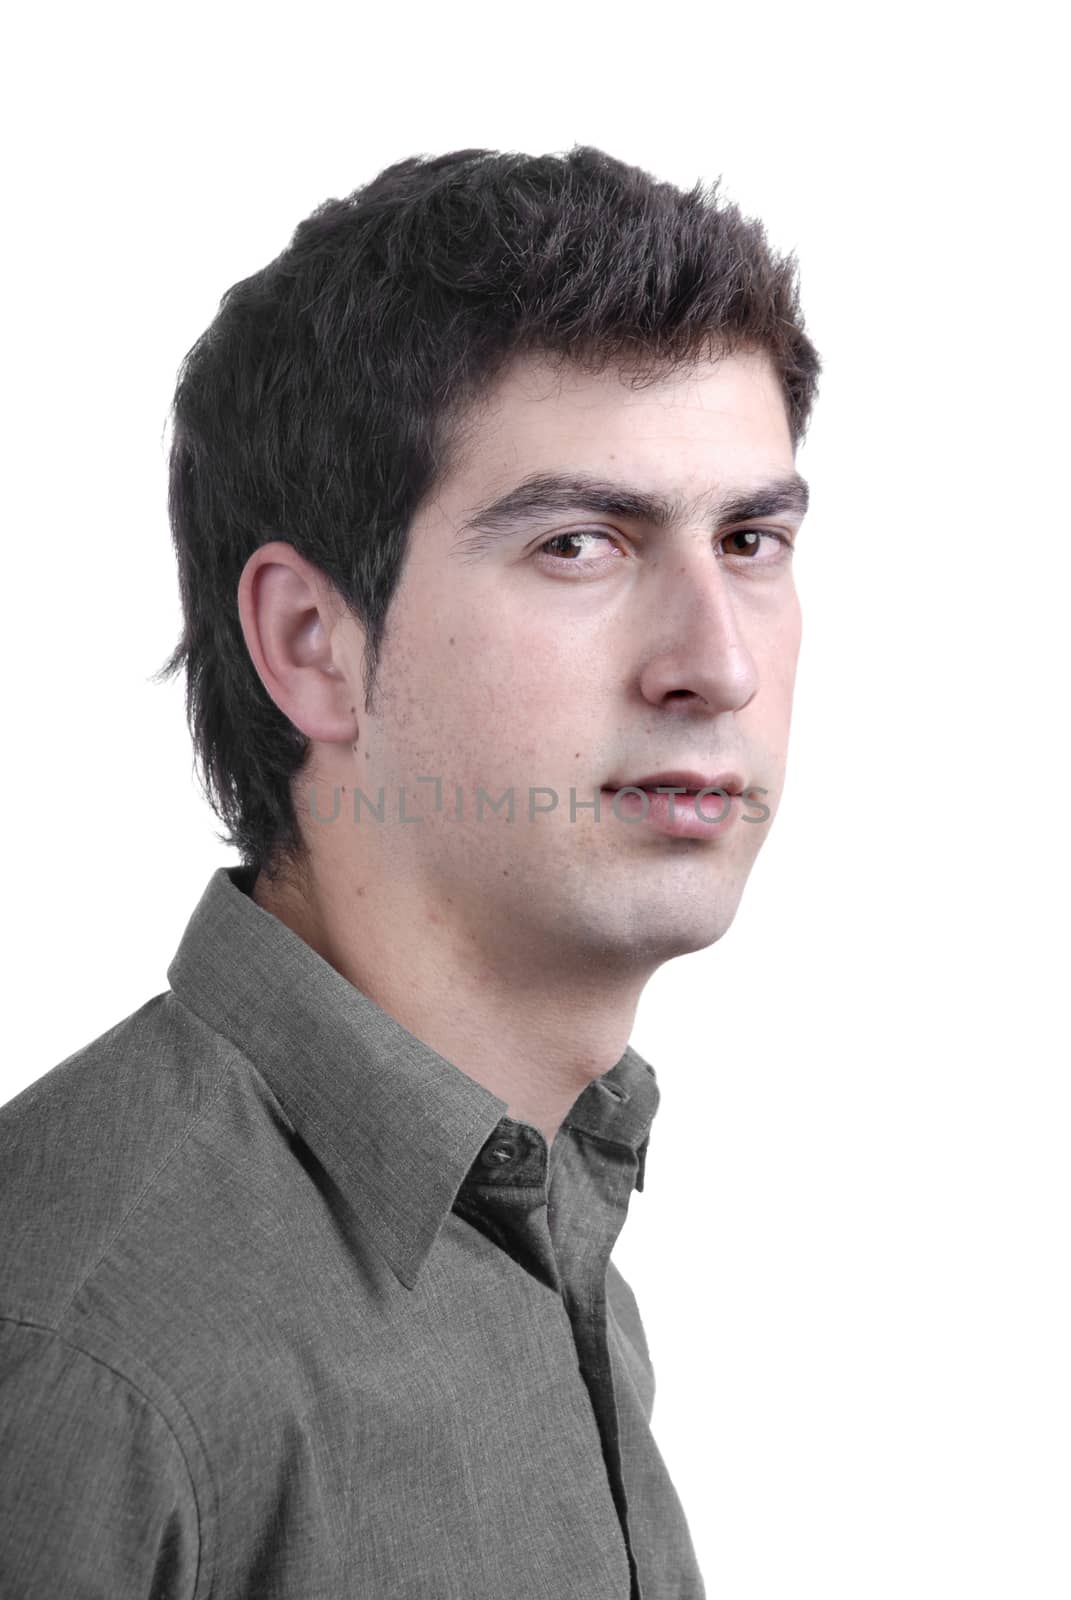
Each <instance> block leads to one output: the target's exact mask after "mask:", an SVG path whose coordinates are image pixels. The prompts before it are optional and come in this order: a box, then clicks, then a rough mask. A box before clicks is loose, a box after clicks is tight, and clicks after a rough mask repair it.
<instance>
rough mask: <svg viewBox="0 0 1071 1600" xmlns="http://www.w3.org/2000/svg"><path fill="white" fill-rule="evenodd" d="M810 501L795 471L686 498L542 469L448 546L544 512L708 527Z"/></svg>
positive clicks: (474, 546)
mask: <svg viewBox="0 0 1071 1600" xmlns="http://www.w3.org/2000/svg"><path fill="white" fill-rule="evenodd" d="M809 503H810V488H809V486H808V483H807V480H806V479H805V478H801V477H800V475H799V473H798V472H792V473H787V474H785V475H783V476H781V477H777V478H772V479H770V480H768V481H767V482H765V483H760V484H755V485H752V486H751V487H750V488H747V489H735V490H720V491H719V490H709V491H707V492H706V493H704V494H699V495H695V496H694V497H693V498H692V499H691V500H688V499H685V498H684V497H683V496H681V495H673V496H669V495H662V494H656V493H653V492H651V491H648V490H645V489H640V488H635V487H633V486H632V485H631V484H626V483H618V482H615V481H614V480H612V479H606V478H599V477H594V476H592V475H591V474H589V473H585V472H543V473H536V474H534V475H533V476H531V477H528V478H525V479H524V480H523V482H521V483H519V484H517V485H516V486H515V487H514V488H512V489H510V490H508V491H507V493H506V494H503V495H500V496H499V497H498V498H497V499H496V500H492V501H491V502H490V503H489V504H487V505H485V506H481V507H480V509H479V510H478V511H476V512H474V513H473V514H472V515H471V516H470V517H467V518H466V519H465V521H464V522H463V523H462V524H461V526H460V527H459V528H458V530H457V535H456V537H455V541H454V549H455V550H456V551H458V552H463V553H464V554H466V555H469V556H475V555H480V554H481V553H482V552H483V551H485V550H488V549H490V548H491V547H492V546H493V545H495V544H496V543H497V542H498V541H499V540H501V539H504V538H508V537H509V536H510V535H512V534H516V533H518V532H521V531H523V530H524V528H526V527H528V526H530V525H531V524H533V523H536V522H539V521H541V520H542V519H544V518H545V517H547V516H558V515H560V514H562V513H563V512H569V511H585V512H590V513H591V514H593V515H594V516H601V517H623V518H625V519H627V520H628V521H630V522H646V523H648V524H650V526H652V527H654V528H659V529H665V528H669V527H672V526H673V525H674V523H683V522H686V521H689V520H691V518H693V517H695V516H702V517H703V519H704V520H705V521H707V522H708V523H709V524H710V526H711V528H712V529H714V528H716V527H719V526H721V525H723V524H724V523H727V522H750V521H752V520H753V519H754V518H755V517H773V516H777V515H778V514H779V513H782V512H789V513H792V514H795V515H797V516H799V517H801V518H802V517H804V516H805V515H806V513H807V507H808V504H809Z"/></svg>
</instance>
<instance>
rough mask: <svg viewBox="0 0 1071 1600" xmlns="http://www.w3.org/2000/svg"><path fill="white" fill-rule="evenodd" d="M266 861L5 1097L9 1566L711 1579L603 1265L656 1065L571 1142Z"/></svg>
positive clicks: (626, 1592) (84, 1586)
mask: <svg viewBox="0 0 1071 1600" xmlns="http://www.w3.org/2000/svg"><path fill="white" fill-rule="evenodd" d="M251 884H252V874H251V873H249V872H247V871H245V870H243V869H241V868H239V867H221V868H220V869H219V870H218V871H216V872H215V873H214V874H213V876H212V877H211V879H210V880H209V883H208V886H207V888H206V890H205V892H204V894H203V896H202V898H201V900H200V903H199V904H198V905H197V907H196V909H195V910H194V912H193V915H192V917H191V918H190V921H189V924H188V925H187V928H186V931H185V933H184V935H183V937H182V941H181V944H180V946H179V949H178V952H177V954H176V955H175V958H174V960H173V962H172V964H171V966H170V967H169V968H168V973H167V977H168V983H169V985H170V989H169V990H168V991H167V992H165V993H163V994H160V995H157V996H156V997H155V998H154V999H152V1000H149V1001H148V1002H147V1003H146V1004H145V1005H143V1006H142V1007H141V1009H140V1010H138V1011H135V1012H134V1013H133V1015H131V1016H129V1017H127V1018H126V1019H125V1020H124V1021H122V1022H120V1023H118V1024H117V1025H116V1026H115V1027H114V1028H112V1029H110V1030H109V1031H108V1032H107V1033H105V1034H103V1035H102V1036H101V1037H100V1038H99V1039H97V1040H95V1041H94V1042H93V1043H92V1044H89V1045H87V1046H86V1047H85V1048H84V1049H82V1050H79V1051H78V1052H77V1053H76V1054H75V1055H73V1056H71V1057H69V1058H68V1059H67V1060H66V1061H64V1062H62V1063H61V1064H60V1065H59V1066H57V1067H55V1068H53V1069H52V1071H50V1072H48V1073H46V1074H45V1075H44V1076H43V1077H42V1078H39V1079H38V1080H37V1082H36V1083H33V1084H31V1085H30V1086H29V1088H27V1089H25V1090H23V1091H22V1093H21V1094H19V1095H18V1096H16V1098H15V1099H14V1100H11V1101H10V1102H9V1103H8V1104H7V1105H6V1106H4V1107H3V1108H0V1219H2V1234H0V1594H2V1595H3V1597H4V1600H89V1597H93V1600H134V1597H135V1596H136V1597H139V1600H149V1597H150V1596H151V1597H153V1600H179V1597H182V1600H209V1597H211V1600H239V1597H241V1600H276V1597H278V1600H282V1597H283V1596H286V1597H287V1600H373V1597H374V1600H418V1597H419V1600H507V1597H508V1600H629V1597H631V1600H671V1597H672V1600H702V1596H703V1593H704V1590H703V1584H702V1579H701V1578H700V1575H699V1570H698V1567H697V1565H696V1559H695V1554H694V1551H693V1548H692V1543H691V1539H690V1537H689V1533H688V1528H687V1526H686V1523H685V1518H684V1514H683V1511H682V1509H681V1505H680V1501H679V1499H678V1497H677V1494H676V1492H675V1490H674V1488H673V1485H672V1483H671V1481H670V1478H669V1475H668V1473H667V1471H666V1467H665V1464H664V1462H663V1460H662V1457H661V1455H660V1454H659V1451H658V1448H657V1446H656V1444H655V1440H654V1437H653V1435H652V1433H651V1429H650V1419H651V1408H652V1405H653V1400H654V1375H653V1372H652V1369H651V1363H650V1359H649V1356H648V1351H647V1343H646V1339H645V1336H644V1331H643V1327H642V1324H641V1322H640V1317H639V1313H638V1311H637V1307H636V1301H635V1299H634V1297H633V1294H632V1291H631V1290H630V1289H629V1287H628V1285H627V1284H626V1282H625V1280H624V1278H623V1277H622V1276H621V1274H620V1272H618V1270H617V1268H616V1267H615V1266H614V1264H613V1262H612V1261H610V1251H611V1249H612V1247H613V1245H614V1242H615V1240H616V1238H617V1236H618V1234H619V1232H620V1229H621V1225H622V1223H623V1222H624V1220H625V1215H626V1212H627V1210H628V1205H629V1201H630V1198H631V1195H632V1192H633V1190H634V1189H642V1187H643V1169H644V1157H645V1154H646V1150H647V1140H648V1136H649V1132H650V1127H651V1122H652V1120H653V1118H654V1114H655V1111H656V1109H657V1106H658V1098H659V1095H658V1088H657V1086H656V1082H655V1076H654V1072H653V1070H652V1068H651V1067H650V1066H649V1065H648V1064H647V1063H646V1062H645V1061H643V1060H642V1059H641V1057H640V1056H638V1055H637V1054H636V1052H635V1051H634V1050H633V1049H632V1048H631V1047H629V1048H628V1049H626V1051H625V1054H624V1055H623V1056H622V1057H621V1059H620V1061H618V1062H617V1064H616V1065H615V1066H614V1067H613V1068H611V1070H610V1071H609V1072H606V1073H605V1074H604V1075H603V1076H602V1077H601V1078H598V1079H597V1080H595V1081H594V1082H592V1083H591V1084H589V1085H588V1086H587V1088H585V1089H584V1091H583V1092H582V1093H581V1094H580V1095H579V1097H578V1098H577V1100H576V1101H575V1102H574V1104H573V1106H572V1109H571V1110H570V1112H569V1114H568V1116H567V1118H566V1119H565V1121H564V1123H563V1124H562V1128H561V1131H560V1132H559V1134H558V1135H557V1137H556V1138H555V1139H554V1141H553V1145H552V1147H551V1151H548V1148H547V1142H546V1139H545V1137H544V1135H543V1134H542V1133H540V1132H539V1131H538V1130H537V1129H535V1128H533V1127H532V1126H530V1125H529V1124H528V1123H525V1122H518V1121H515V1120H513V1119H511V1118H510V1117H508V1116H507V1115H506V1110H507V1107H506V1102H505V1101H503V1100H500V1099H499V1098H497V1097H496V1096H495V1095H493V1094H491V1093H490V1092H489V1091H488V1090H487V1089H485V1088H483V1087H482V1086H481V1085H480V1084H478V1083H477V1082H476V1081H475V1080H474V1079H472V1078H470V1077H468V1076H467V1074H465V1073H464V1072H462V1071H461V1070H460V1069H459V1068H457V1067H455V1066H454V1065H453V1064H452V1063H451V1062H449V1061H447V1060H445V1059H444V1058H443V1057H442V1056H440V1055H438V1054H437V1053H436V1052H435V1051H434V1050H432V1049H431V1048H429V1047H428V1046H427V1045H425V1044H424V1043H422V1042H421V1041H420V1040H418V1039H417V1038H415V1037H414V1035H412V1034H411V1033H409V1032H408V1031H407V1029H405V1028H403V1027H402V1026H401V1025H400V1024H399V1023H398V1022H396V1021H395V1020H394V1019H393V1018H392V1017H390V1016H388V1015H387V1014H386V1013H385V1012H384V1011H382V1010H381V1009H380V1008H379V1007H378V1006H376V1005H375V1004H374V1003H373V1002H372V1001H371V1000H370V999H369V998H368V997H367V996H365V995H363V994H362V993H361V992H360V991H359V990H358V989H357V988H355V987H354V985H353V984H351V983H349V982H348V981H347V980H346V979H345V978H343V977H342V975H341V974H340V973H339V972H337V971H336V970H335V969H334V968H333V967H331V966H330V965H329V964H328V963H327V962H326V961H324V960H323V959H322V958H321V957H320V956H318V955H317V954H316V953H315V951H313V950H312V949H311V948H310V947H309V946H308V945H307V944H305V942H304V941H303V940H302V939H300V938H299V937H298V936H297V935H296V934H295V933H293V932H292V931H291V930H290V929H289V928H287V927H286V926H285V924H284V923H282V922H280V921H279V920H278V919H277V918H275V917H273V916H271V915H270V914H269V913H268V912H266V911H264V910H262V909H261V908H260V907H259V906H258V905H256V903H255V902H254V901H253V900H252V899H251V898H250V895H249V891H250V888H251ZM551 1155H553V1159H551Z"/></svg>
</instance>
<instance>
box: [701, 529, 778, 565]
mask: <svg viewBox="0 0 1071 1600" xmlns="http://www.w3.org/2000/svg"><path fill="white" fill-rule="evenodd" d="M763 539H773V540H774V541H775V542H776V546H777V548H775V549H774V550H773V551H772V552H771V553H770V555H769V556H768V557H765V558H762V559H760V554H761V551H762V541H763ZM730 540H739V541H740V543H739V544H738V545H737V546H736V548H735V549H733V550H729V551H728V552H727V554H729V555H732V556H742V557H743V559H744V561H745V562H753V563H755V564H756V565H758V566H762V567H771V566H775V565H776V564H777V563H778V562H780V561H785V560H787V559H788V557H789V556H791V554H792V551H793V548H794V547H793V543H792V540H791V539H790V538H789V537H788V535H787V534H784V533H778V531H777V529H776V528H737V529H736V531H735V532H733V533H726V534H724V535H723V536H722V538H721V539H719V540H718V543H719V544H723V545H724V544H726V543H728V542H729V541H730Z"/></svg>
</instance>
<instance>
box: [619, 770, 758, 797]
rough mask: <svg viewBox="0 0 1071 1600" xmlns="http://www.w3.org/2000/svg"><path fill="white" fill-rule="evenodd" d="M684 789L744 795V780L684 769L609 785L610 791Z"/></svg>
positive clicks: (733, 773) (739, 777)
mask: <svg viewBox="0 0 1071 1600" xmlns="http://www.w3.org/2000/svg"><path fill="white" fill-rule="evenodd" d="M659 784H661V785H663V786H665V787H673V788H684V789H686V790H687V791H688V793H689V794H696V793H698V791H699V790H700V789H724V790H725V792H726V793H727V794H743V792H744V780H743V778H742V777H741V776H740V774H739V773H737V772H715V773H705V772H695V771H688V770H686V769H685V768H683V767H680V768H674V770H673V771H672V772H652V773H650V774H649V775H648V776H647V777H646V778H629V779H628V781H627V782H626V783H614V784H607V785H606V787H607V788H608V789H653V788H655V787H656V786H657V785H659Z"/></svg>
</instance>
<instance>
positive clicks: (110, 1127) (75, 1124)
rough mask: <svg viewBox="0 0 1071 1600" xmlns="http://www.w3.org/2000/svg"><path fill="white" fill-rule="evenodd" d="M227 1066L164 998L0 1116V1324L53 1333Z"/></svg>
mask: <svg viewBox="0 0 1071 1600" xmlns="http://www.w3.org/2000/svg"><path fill="white" fill-rule="evenodd" d="M236 1061H237V1062H241V1063H244V1057H242V1056H241V1054H240V1052H238V1051H237V1050H236V1049H235V1048H234V1047H233V1046H232V1045H230V1044H229V1043H228V1041H227V1040H225V1039H223V1038H221V1037H220V1035H218V1034H217V1033H215V1032H214V1031H213V1030H212V1029H210V1028H208V1027H206V1026H205V1024H204V1023H202V1022H201V1021H200V1020H199V1019H198V1018H197V1017H196V1016H194V1015H193V1013H192V1012H190V1011H189V1010H188V1009H187V1008H186V1007H184V1006H183V1005H182V1004H181V1003H180V1002H179V1001H178V1000H177V999H176V997H175V996H174V995H173V994H172V993H171V992H170V991H168V992H167V993H164V994H161V995H157V996H155V997H154V998H153V999H151V1000H149V1001H147V1002H146V1003H145V1005H143V1006H141V1007H140V1008H139V1009H138V1010H137V1011H135V1012H133V1013H132V1014H131V1015H130V1016H129V1017H126V1018H124V1019H123V1020H122V1021H121V1022H119V1023H117V1024H116V1025H115V1026H114V1027H112V1028H109V1029H108V1030H107V1032H105V1033H103V1034H101V1035H100V1036H99V1038H97V1039H94V1040H92V1041H91V1042H90V1043H89V1044H87V1045H84V1046H83V1047H82V1048H81V1049H80V1050H77V1051H75V1053H74V1054H73V1055H71V1056H68V1057H67V1059H66V1060H65V1061H62V1062H60V1064H59V1065H58V1066H56V1067H53V1068H52V1069H51V1071H49V1072H46V1073H45V1074H44V1075H43V1077H40V1078H38V1079H37V1080H36V1082H34V1083H31V1084H30V1085H29V1086H28V1087H27V1088H25V1089H23V1090H22V1092H21V1093H20V1094H18V1095H16V1096H15V1098H14V1099H13V1100H10V1101H8V1102H7V1104H6V1105H4V1106H0V1213H2V1214H3V1216H4V1236H3V1240H2V1242H0V1257H2V1260H3V1272H2V1288H0V1314H4V1315H7V1316H9V1317H15V1318H16V1319H22V1320H26V1321H29V1322H31V1323H39V1324H42V1325H44V1326H53V1325H56V1324H57V1322H58V1320H59V1318H60V1317H61V1316H62V1313H63V1310H64V1308H65V1307H66V1306H67V1305H68V1304H69V1303H70V1301H71V1299H72V1297H73V1296H74V1294H75V1293H76V1292H77V1290H78V1288H79V1286H80V1285H81V1283H83V1282H84V1281H85V1279H86V1277H87V1276H88V1275H89V1274H90V1273H91V1272H92V1271H93V1269H94V1267H95V1265H96V1264H97V1263H98V1262H99V1261H100V1260H101V1259H102V1257H103V1256H104V1255H105V1254H106V1252H107V1250H108V1248H109V1244H110V1243H111V1242H112V1241H114V1240H115V1239H116V1237H117V1236H118V1234H119V1233H120V1231H121V1230H122V1228H123V1226H124V1223H125V1221H126V1219H128V1218H129V1217H130V1216H131V1215H132V1214H133V1213H134V1211H135V1210H136V1208H137V1206H138V1204H139V1201H140V1200H141V1199H142V1197H144V1196H145V1195H146V1193H147V1192H149V1191H150V1190H151V1189H152V1188H153V1186H154V1185H155V1184H157V1183H159V1182H160V1180H161V1178H162V1176H163V1175H164V1174H165V1173H166V1172H167V1170H168V1168H169V1166H170V1165H171V1164H172V1163H173V1162H174V1161H175V1160H176V1159H180V1160H181V1154H182V1151H183V1149H184V1146H185V1145H186V1144H187V1143H188V1141H189V1139H190V1137H191V1134H192V1133H193V1131H194V1130H195V1129H196V1128H197V1127H198V1125H199V1124H201V1123H203V1121H204V1120H205V1118H206V1116H207V1115H208V1114H209V1113H210V1111H211V1109H212V1107H213V1106H214V1104H215V1103H216V1101H217V1100H218V1098H219V1096H220V1095H221V1093H222V1092H223V1090H224V1089H225V1088H226V1087H227V1084H228V1081H229V1080H230V1079H233V1076H234V1067H235V1063H236Z"/></svg>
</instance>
